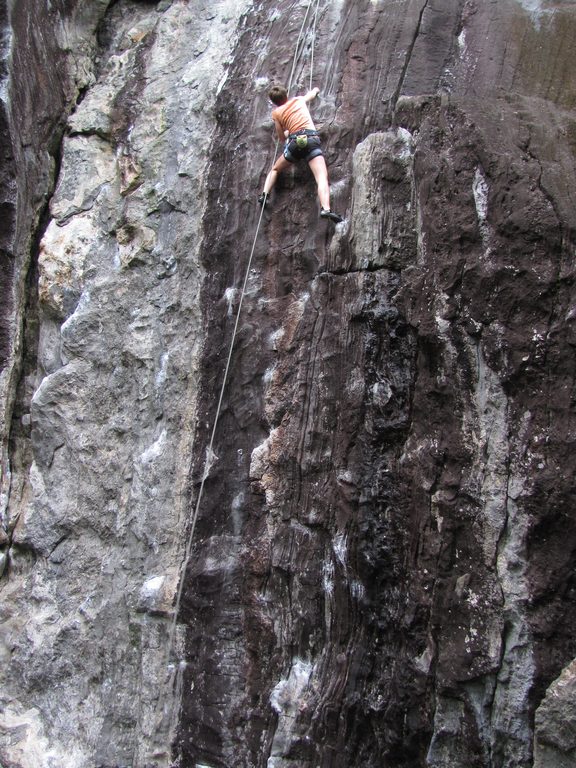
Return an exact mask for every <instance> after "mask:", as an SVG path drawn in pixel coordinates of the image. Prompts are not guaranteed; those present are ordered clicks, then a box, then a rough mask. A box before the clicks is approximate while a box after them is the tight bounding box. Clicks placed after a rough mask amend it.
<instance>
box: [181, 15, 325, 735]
mask: <svg viewBox="0 0 576 768" xmlns="http://www.w3.org/2000/svg"><path fill="white" fill-rule="evenodd" d="M319 5H320V0H310V1H309V3H308V6H307V8H306V13H305V16H304V19H303V21H302V25H301V27H300V32H299V35H298V39H297V41H296V48H295V52H294V58H293V61H292V69H291V71H290V77H289V79H288V84H287V90H288V91H290V88H291V86H292V80H293V77H294V71H295V67H296V62H297V60H298V58H299V56H300V55H301V53H302V51H303V48H302V49H300V45H301V42H302V40H303V37H304V30H305V27H306V21H307V19H308V17H309V14H310V11H311V9H312V6H314V11H313V16H314V20H313V24H312V45H311V57H310V88H312V77H313V61H314V44H315V39H316V24H317V19H318V8H319ZM309 135H316V136H317V135H318V132H317V131H305V132H301V133H300V134H298V136H297V137H296V143H297V144H298V146H299V147H300V148H302V145H301V144H300V143H299V139H300V141H304V145H303V147H306V146H307V144H308V136H309ZM278 143H279V140H278V139H277V140H276V148H275V154H276V152H277V149H278ZM267 198H268V194H267V193H264V194H263V195H261V196H260V198H259V202H260V204H261V211H260V216H259V218H258V224H257V226H256V233H255V235H254V240H253V241H252V248H251V250H250V255H249V257H248V263H247V266H246V272H245V275H244V282H243V285H242V291H241V293H240V300H239V303H238V309H237V312H236V319H235V323H234V329H233V331H232V337H231V341H230V347H229V350H228V357H227V360H226V366H225V369H224V375H223V378H222V385H221V388H220V394H219V397H218V404H217V406H216V415H215V417H214V423H213V426H212V432H211V434H210V441H209V444H208V448H207V450H206V457H205V461H204V469H203V472H202V479H201V482H200V487H199V489H198V496H197V498H196V504H195V507H194V513H193V515H192V520H191V523H190V529H189V531H188V537H187V541H186V547H185V551H184V558H183V561H182V565H181V566H180V571H179V579H178V590H177V594H176V601H175V604H174V611H173V614H172V621H171V623H170V630H169V633H168V648H167V658H168V669H169V671H170V677H169V680H168V682H167V685H168V686H170V687H173V686H174V680H175V678H176V686H177V689H176V691H175V695H177V693H178V691H179V690H180V688H181V685H182V672H183V669H184V667H185V663H180V664H179V665H177V666H176V665H171V664H170V659H171V656H172V652H173V650H174V641H175V636H176V624H177V620H178V615H179V613H180V604H181V601H182V593H183V588H184V578H185V575H186V571H187V569H188V565H189V562H190V556H191V553H192V545H193V542H194V533H195V529H196V522H197V520H198V513H199V510H200V503H201V501H202V496H203V492H204V486H205V483H206V480H207V478H208V475H209V473H210V469H211V467H212V464H213V462H214V459H215V454H214V440H215V436H216V428H217V426H218V420H219V418H220V412H221V410H222V401H223V399H224V392H225V389H226V384H227V382H228V374H229V372H230V364H231V361H232V353H233V350H234V343H235V341H236V336H237V332H238V325H239V322H240V315H241V312H242V303H243V301H244V296H245V294H246V286H247V284H248V278H249V276H250V271H251V269H252V260H253V257H254V251H255V248H256V241H257V239H258V234H259V232H260V225H261V223H262V217H263V215H264V208H265V207H266V201H267ZM173 716H174V711H172V712H171V713H170V715H169V720H170V726H173Z"/></svg>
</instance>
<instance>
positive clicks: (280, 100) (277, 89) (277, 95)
mask: <svg viewBox="0 0 576 768" xmlns="http://www.w3.org/2000/svg"><path fill="white" fill-rule="evenodd" d="M268 98H269V99H270V101H271V102H272V103H273V104H276V106H277V107H280V106H281V105H282V104H285V103H286V102H287V101H288V91H287V90H286V88H284V86H283V85H273V86H272V88H270V90H269V91H268Z"/></svg>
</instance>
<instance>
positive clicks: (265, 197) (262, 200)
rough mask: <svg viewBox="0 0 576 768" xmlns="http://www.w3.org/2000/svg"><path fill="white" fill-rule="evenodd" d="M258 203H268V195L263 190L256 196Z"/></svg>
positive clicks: (262, 204)
mask: <svg viewBox="0 0 576 768" xmlns="http://www.w3.org/2000/svg"><path fill="white" fill-rule="evenodd" d="M258 205H261V206H265V205H268V195H267V194H266V193H265V192H262V194H261V195H260V197H259V198H258Z"/></svg>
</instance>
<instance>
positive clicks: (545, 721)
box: [534, 662, 576, 768]
mask: <svg viewBox="0 0 576 768" xmlns="http://www.w3.org/2000/svg"><path fill="white" fill-rule="evenodd" d="M575 673H576V662H572V664H570V665H569V666H568V667H566V669H565V670H563V672H562V674H561V675H560V677H559V678H558V680H555V681H554V682H553V683H552V685H551V686H550V688H549V689H548V690H547V691H546V696H545V697H544V699H543V700H542V703H541V704H540V706H539V707H538V709H537V710H536V723H535V725H536V740H535V749H534V768H544V766H557V767H558V768H562V767H563V766H566V767H567V766H570V765H574V763H575V761H576V703H575V702H576V695H575V694H576V675H575Z"/></svg>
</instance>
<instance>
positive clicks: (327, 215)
mask: <svg viewBox="0 0 576 768" xmlns="http://www.w3.org/2000/svg"><path fill="white" fill-rule="evenodd" d="M320 216H321V218H323V219H330V221H333V222H334V223H335V224H339V223H340V222H341V221H344V219H343V218H342V216H339V215H338V214H337V213H334V211H331V210H330V209H329V208H328V209H326V208H320Z"/></svg>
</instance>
